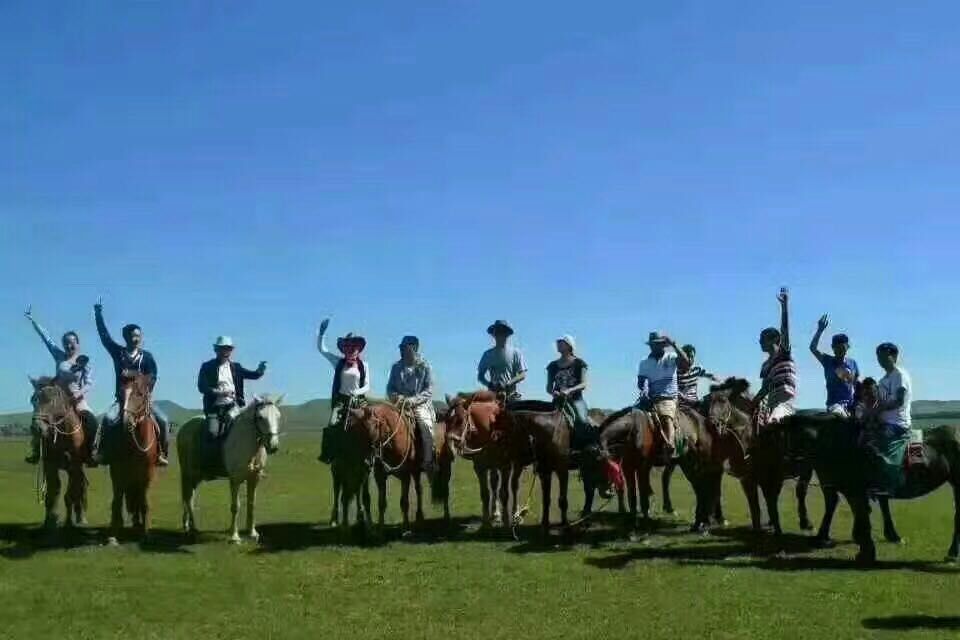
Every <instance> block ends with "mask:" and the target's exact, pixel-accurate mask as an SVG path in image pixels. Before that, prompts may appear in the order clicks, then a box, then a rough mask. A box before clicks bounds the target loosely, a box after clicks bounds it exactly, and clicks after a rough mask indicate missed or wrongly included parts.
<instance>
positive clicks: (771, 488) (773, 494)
mask: <svg viewBox="0 0 960 640" xmlns="http://www.w3.org/2000/svg"><path fill="white" fill-rule="evenodd" d="M781 489H783V481H781V480H770V481H769V482H766V483H764V485H763V497H764V499H765V500H766V502H767V516H769V518H770V526H771V527H772V528H773V534H774V535H777V536H779V535H783V528H782V527H781V526H780V491H781Z"/></svg>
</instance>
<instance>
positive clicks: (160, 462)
mask: <svg viewBox="0 0 960 640" xmlns="http://www.w3.org/2000/svg"><path fill="white" fill-rule="evenodd" d="M169 464H170V461H169V460H167V456H165V455H164V454H162V453H161V454H160V455H158V456H157V466H158V467H166V466H169Z"/></svg>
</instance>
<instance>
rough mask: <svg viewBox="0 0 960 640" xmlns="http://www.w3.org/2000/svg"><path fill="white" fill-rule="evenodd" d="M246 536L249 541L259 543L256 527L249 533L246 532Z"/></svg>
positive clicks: (258, 533)
mask: <svg viewBox="0 0 960 640" xmlns="http://www.w3.org/2000/svg"><path fill="white" fill-rule="evenodd" d="M247 538H249V540H250V542H256V543H259V542H260V532H259V531H257V530H256V529H254V530H253V531H251V532H250V533H248V534H247Z"/></svg>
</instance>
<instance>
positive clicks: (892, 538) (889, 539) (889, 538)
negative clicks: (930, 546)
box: [883, 533, 906, 545]
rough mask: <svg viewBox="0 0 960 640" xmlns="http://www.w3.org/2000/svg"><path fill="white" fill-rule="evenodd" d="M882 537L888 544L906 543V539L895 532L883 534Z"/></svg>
mask: <svg viewBox="0 0 960 640" xmlns="http://www.w3.org/2000/svg"><path fill="white" fill-rule="evenodd" d="M883 538H884V540H886V541H887V542H889V543H890V544H900V545H902V544H906V540H904V539H903V538H901V537H900V536H898V535H897V534H895V533H894V534H890V535H887V534H883Z"/></svg>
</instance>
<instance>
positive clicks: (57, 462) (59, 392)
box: [30, 378, 87, 529]
mask: <svg viewBox="0 0 960 640" xmlns="http://www.w3.org/2000/svg"><path fill="white" fill-rule="evenodd" d="M30 382H31V384H33V389H34V392H33V398H32V402H33V406H34V414H33V421H34V426H35V427H36V428H37V429H39V430H40V434H41V441H40V442H41V449H40V451H41V478H40V487H39V488H40V495H41V496H42V498H43V501H44V506H45V517H44V521H43V524H44V526H45V527H47V528H48V529H53V528H56V526H57V511H56V505H57V498H59V496H60V488H61V485H60V472H61V471H66V473H67V489H66V492H65V493H64V496H63V503H64V507H65V509H66V519H65V520H64V526H66V527H73V526H74V525H83V524H86V510H87V477H86V474H84V472H83V463H84V460H85V459H86V456H87V443H86V434H85V432H84V429H83V421H82V420H81V418H80V415H79V414H78V413H77V410H76V408H75V407H74V404H73V401H72V400H71V398H70V394H69V393H68V392H67V391H66V390H65V389H64V388H63V387H61V386H60V385H59V384H58V383H57V382H56V381H55V380H53V379H52V378H40V379H38V380H34V379H32V378H31V379H30Z"/></svg>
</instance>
